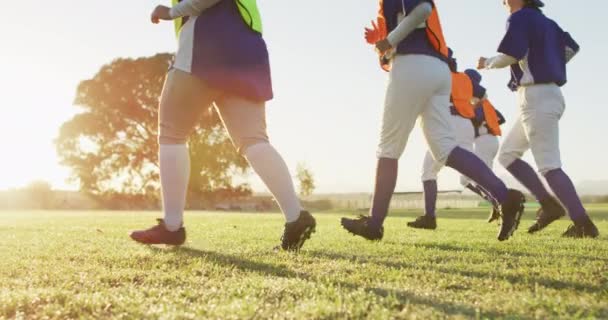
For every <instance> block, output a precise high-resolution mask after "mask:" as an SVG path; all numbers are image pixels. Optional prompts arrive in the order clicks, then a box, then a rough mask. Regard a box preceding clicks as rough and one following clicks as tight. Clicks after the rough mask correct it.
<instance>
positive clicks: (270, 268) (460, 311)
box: [150, 247, 531, 319]
mask: <svg viewBox="0 0 608 320" xmlns="http://www.w3.org/2000/svg"><path fill="white" fill-rule="evenodd" d="M150 248H151V249H152V250H155V251H160V252H171V253H175V254H178V255H185V256H188V257H194V258H204V259H207V260H209V261H211V262H215V263H218V264H220V265H224V266H229V267H234V268H237V269H239V270H241V271H244V272H255V273H260V274H263V275H267V276H272V277H280V278H296V279H303V280H306V281H309V282H313V283H316V282H319V281H322V282H323V283H329V284H332V285H334V286H337V287H341V288H346V289H348V290H351V291H357V290H361V289H363V290H364V291H365V292H368V293H372V294H374V295H376V296H379V297H382V298H386V297H389V296H393V297H395V298H397V299H398V300H399V302H400V304H399V305H397V306H394V307H393V309H394V311H395V312H400V311H402V310H403V308H404V307H405V306H407V305H408V304H414V305H420V306H425V307H429V308H433V309H435V310H437V311H439V312H442V313H444V314H447V315H451V316H465V317H489V318H498V317H504V316H515V317H517V318H518V319H531V317H529V316H526V315H524V314H513V313H509V314H505V313H502V312H497V311H493V310H487V311H486V310H481V311H480V310H478V309H477V308H474V307H472V306H469V305H465V304H459V303H453V302H446V301H441V300H440V299H437V298H427V297H421V296H418V295H416V294H413V293H411V292H407V291H404V290H397V289H387V288H381V287H374V286H361V285H359V284H356V283H352V282H347V281H340V280H337V279H332V278H319V277H315V276H313V275H310V274H308V273H306V272H294V271H292V270H289V269H287V268H284V267H279V266H276V265H272V264H268V263H263V262H256V261H251V260H247V259H243V258H240V257H237V256H232V255H226V254H222V253H218V252H213V251H203V250H199V249H195V248H190V247H180V248H175V249H171V250H164V249H159V248H155V247H150ZM311 254H312V255H313V256H315V257H318V256H322V257H326V258H330V259H338V258H341V259H344V257H341V256H340V255H333V254H326V253H324V254H318V252H312V253H311ZM348 260H356V259H352V258H349V259H348ZM359 261H361V260H359Z"/></svg>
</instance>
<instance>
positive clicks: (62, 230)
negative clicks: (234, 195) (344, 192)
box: [0, 206, 608, 319]
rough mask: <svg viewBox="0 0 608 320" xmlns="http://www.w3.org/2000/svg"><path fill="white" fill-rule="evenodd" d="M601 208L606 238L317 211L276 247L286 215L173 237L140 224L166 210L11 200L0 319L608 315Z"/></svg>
mask: <svg viewBox="0 0 608 320" xmlns="http://www.w3.org/2000/svg"><path fill="white" fill-rule="evenodd" d="M590 208H591V209H590V211H591V213H592V215H593V217H594V218H595V219H596V220H597V221H598V226H599V228H600V232H603V234H602V236H601V238H600V239H596V240H568V239H562V238H560V234H561V232H562V231H563V230H564V229H565V228H566V227H567V225H568V222H567V221H566V220H564V221H560V222H558V223H555V224H554V225H552V226H551V227H550V228H548V229H547V230H546V231H545V232H543V233H542V234H540V235H534V236H530V235H527V234H526V233H525V228H526V227H527V226H528V225H530V224H531V220H526V221H522V227H521V228H520V230H519V231H518V232H517V233H516V234H515V237H514V238H513V239H511V240H510V241H507V242H505V243H499V242H498V241H497V240H495V235H496V229H497V226H496V225H488V224H487V223H485V222H484V221H483V218H485V216H486V211H485V210H484V211H480V210H448V211H440V212H439V215H440V217H442V218H441V219H440V220H439V229H438V230H437V231H434V232H432V231H419V230H411V229H408V228H406V226H405V223H406V222H407V221H409V220H410V219H411V217H413V216H415V215H417V214H418V213H419V212H415V211H409V212H401V213H397V214H394V215H393V216H392V217H391V218H390V219H388V220H387V223H386V232H385V239H384V241H382V242H381V243H370V242H366V241H364V240H362V239H359V238H354V237H352V236H351V235H348V234H347V233H346V232H344V231H343V230H342V229H341V228H340V227H339V218H340V216H342V215H344V214H345V213H340V212H335V213H330V214H317V215H316V216H317V220H318V224H319V225H318V228H317V233H316V234H315V235H314V236H313V238H312V240H311V241H309V242H308V243H307V244H306V246H305V248H304V250H303V251H302V252H301V253H300V254H297V255H295V254H288V253H274V252H273V251H272V247H273V246H274V245H276V244H277V243H278V240H279V239H278V238H279V237H280V233H281V231H282V216H281V215H278V214H263V215H262V214H231V213H206V212H189V213H187V217H186V223H187V228H188V229H187V230H188V234H189V239H188V242H187V245H185V246H183V247H181V248H179V249H172V248H166V247H148V246H142V245H138V244H136V243H134V242H132V241H131V240H130V239H129V238H128V236H127V234H128V231H129V230H131V229H133V228H140V227H147V226H149V224H150V223H152V222H153V218H155V217H156V216H158V213H151V212H146V213H142V212H30V211H14V212H0V318H1V319H4V318H28V319H35V318H127V319H142V318H163V319H174V318H175V319H183V318H199V319H200V318H248V319H267V318H298V319H311V318H315V319H335V318H349V319H358V318H373V319H387V318H404V319H433V318H439V319H443V318H454V319H460V318H462V319H469V318H478V319H485V318H506V319H556V318H564V319H566V318H567V319H575V318H580V319H608V237H607V236H608V206H595V207H590ZM351 214H352V213H351ZM532 217H533V213H532V212H531V211H528V212H527V214H526V218H528V219H531V218H532Z"/></svg>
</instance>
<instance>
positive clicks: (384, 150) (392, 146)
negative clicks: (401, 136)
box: [376, 140, 405, 159]
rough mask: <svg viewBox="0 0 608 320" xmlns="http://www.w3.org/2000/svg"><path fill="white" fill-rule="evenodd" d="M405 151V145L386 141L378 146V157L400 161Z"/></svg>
mask: <svg viewBox="0 0 608 320" xmlns="http://www.w3.org/2000/svg"><path fill="white" fill-rule="evenodd" d="M404 149H405V145H404V144H403V143H400V142H398V141H388V140H384V141H382V142H381V143H380V145H379V146H378V150H377V151H376V157H377V158H378V159H381V158H386V159H399V158H401V155H402V154H403V150H404Z"/></svg>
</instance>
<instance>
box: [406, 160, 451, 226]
mask: <svg viewBox="0 0 608 320" xmlns="http://www.w3.org/2000/svg"><path fill="white" fill-rule="evenodd" d="M441 168H443V166H442V165H441V164H439V163H438V162H437V161H435V159H433V156H432V155H431V153H430V152H429V151H427V152H426V154H425V156H424V162H423V165H422V189H423V190H424V192H423V195H424V215H422V216H420V217H418V218H417V219H416V220H414V221H410V222H408V223H407V226H408V227H411V228H416V229H429V230H434V229H436V228H437V219H436V216H435V210H436V206H437V174H438V173H439V171H440V170H441Z"/></svg>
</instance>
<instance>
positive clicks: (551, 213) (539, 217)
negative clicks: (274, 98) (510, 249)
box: [528, 197, 566, 233]
mask: <svg viewBox="0 0 608 320" xmlns="http://www.w3.org/2000/svg"><path fill="white" fill-rule="evenodd" d="M565 215H566V209H564V207H562V205H561V204H560V203H559V201H557V199H555V198H554V197H549V198H547V199H545V200H542V201H540V208H539V209H538V211H537V212H536V222H534V224H533V225H531V226H530V228H528V233H536V232H538V231H541V230H543V229H544V228H546V227H547V226H548V225H550V224H551V223H553V222H555V221H557V220H559V219H561V218H562V217H563V216H565Z"/></svg>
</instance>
